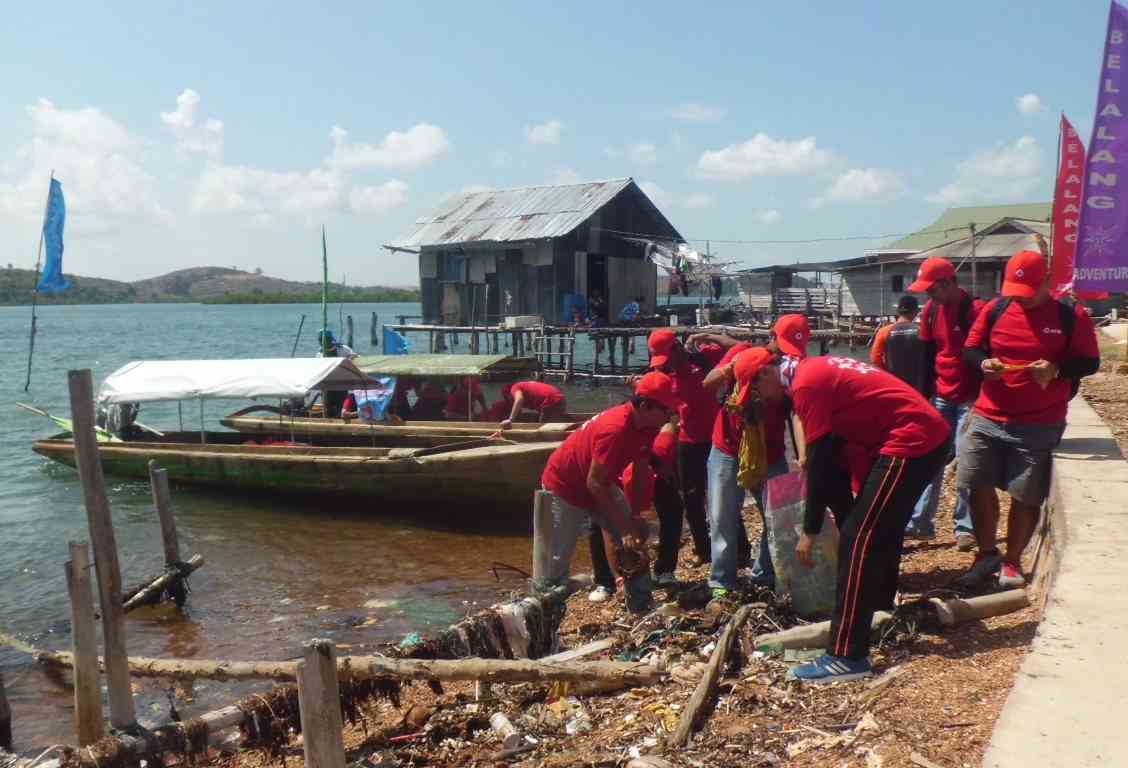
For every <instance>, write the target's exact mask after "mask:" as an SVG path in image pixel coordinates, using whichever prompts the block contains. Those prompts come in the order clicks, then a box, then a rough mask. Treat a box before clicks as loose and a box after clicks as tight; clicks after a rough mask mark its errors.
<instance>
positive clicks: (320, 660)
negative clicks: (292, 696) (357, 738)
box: [298, 640, 345, 768]
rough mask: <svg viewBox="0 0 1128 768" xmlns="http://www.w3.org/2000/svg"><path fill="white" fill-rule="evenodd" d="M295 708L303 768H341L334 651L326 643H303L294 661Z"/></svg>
mask: <svg viewBox="0 0 1128 768" xmlns="http://www.w3.org/2000/svg"><path fill="white" fill-rule="evenodd" d="M298 709H299V710H300V713H301V718H302V747H303V749H304V750H305V764H306V768H345V742H344V737H343V736H342V733H341V730H342V729H343V728H344V723H343V722H342V720H341V694H340V691H339V690H338V686H337V649H336V647H335V646H334V645H333V643H332V642H330V641H329V640H311V641H310V642H308V643H306V644H305V652H304V653H303V654H302V660H301V661H299V662H298Z"/></svg>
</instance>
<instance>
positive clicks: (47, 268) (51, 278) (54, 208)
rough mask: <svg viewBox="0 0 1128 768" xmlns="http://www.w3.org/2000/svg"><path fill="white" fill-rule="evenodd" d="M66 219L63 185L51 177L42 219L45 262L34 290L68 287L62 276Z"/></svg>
mask: <svg viewBox="0 0 1128 768" xmlns="http://www.w3.org/2000/svg"><path fill="white" fill-rule="evenodd" d="M66 221H67V204H66V202H65V201H64V200H63V185H62V184H60V183H59V180H58V179H51V192H50V194H49V195H48V196H47V215H46V216H45V217H44V219H43V243H44V244H45V245H46V246H47V262H46V263H45V264H44V265H43V273H42V274H41V275H40V276H39V284H38V285H36V286H35V288H36V290H38V291H41V292H43V293H58V292H60V291H65V290H66V289H67V288H70V285H71V284H70V283H69V282H67V280H66V278H64V277H63V225H64V224H65V223H66Z"/></svg>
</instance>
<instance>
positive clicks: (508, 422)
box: [499, 419, 513, 429]
mask: <svg viewBox="0 0 1128 768" xmlns="http://www.w3.org/2000/svg"><path fill="white" fill-rule="evenodd" d="M499 426H500V427H501V428H502V429H510V428H511V427H512V426H513V419H502V420H501V424H500V425H499Z"/></svg>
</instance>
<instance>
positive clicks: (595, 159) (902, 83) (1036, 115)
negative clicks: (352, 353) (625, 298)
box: [0, 0, 1108, 284]
mask: <svg viewBox="0 0 1128 768" xmlns="http://www.w3.org/2000/svg"><path fill="white" fill-rule="evenodd" d="M1107 13H1108V4H1107V3H1106V2H1104V0H1079V1H1078V2H1075V3H1061V2H1054V3H1049V2H1026V3H1023V4H1021V5H1019V4H1014V3H1003V2H991V1H990V0H988V1H987V2H983V1H982V0H981V1H980V2H975V3H971V2H958V1H957V2H945V3H929V4H925V3H905V2H888V3H886V2H880V3H878V2H858V3H852V4H843V3H840V2H833V3H831V2H825V3H809V2H797V1H793V2H788V3H778V2H773V3H733V4H724V3H669V2H648V3H645V4H643V3H635V4H626V3H614V2H611V3H609V2H601V3H581V2H567V3H552V4H549V3H538V2H523V3H518V2H512V3H499V4H491V3H485V4H483V3H448V4H440V3H413V4H402V3H396V4H389V3H377V2H369V3H355V4H353V3H334V4H331V5H326V6H324V7H316V6H315V4H313V3H261V2H240V3H211V4H209V3H193V4H191V7H183V6H182V5H181V4H172V3H160V2H149V3H124V2H122V3H113V4H106V5H105V6H103V4H97V3H95V4H92V3H82V4H79V3H68V2H54V3H35V4H30V3H28V4H21V5H20V6H18V7H13V8H8V9H6V11H5V24H4V27H3V29H0V69H2V71H3V72H4V75H5V76H4V83H5V88H4V92H5V98H4V100H3V103H2V104H0V245H2V247H3V249H4V252H5V256H4V257H2V258H0V263H7V262H11V263H14V264H15V265H17V266H24V267H30V266H33V264H34V257H35V246H36V243H37V239H38V226H39V219H40V217H41V215H42V208H43V197H44V195H45V193H46V182H47V174H48V173H49V172H50V170H51V169H52V168H54V169H55V170H56V174H57V175H58V176H59V178H60V179H61V180H62V181H63V184H64V189H65V191H66V194H67V199H68V204H69V219H68V230H67V255H66V259H65V265H66V268H67V271H68V272H75V273H78V274H90V275H98V276H105V277H114V278H118V279H137V278H140V277H148V276H152V275H155V274H159V273H162V272H165V271H168V270H171V269H176V268H181V267H187V266H199V265H210V264H219V265H237V266H239V267H242V268H254V267H261V268H262V269H263V270H264V271H266V272H267V273H268V274H273V275H278V276H282V277H288V278H294V279H316V278H317V277H318V276H319V268H320V264H319V258H318V257H319V231H320V227H321V225H322V224H325V225H326V226H327V228H328V231H329V243H330V258H331V264H330V268H331V272H332V273H333V276H334V277H339V276H340V275H342V274H347V275H348V281H349V282H350V283H353V284H362V283H363V284H375V283H386V284H410V283H413V282H415V280H416V278H417V270H416V264H415V262H414V260H413V259H412V258H411V257H409V256H402V255H401V256H394V255H390V254H387V253H386V252H385V251H383V250H382V249H381V248H380V247H379V246H380V245H381V244H382V243H385V242H389V241H390V240H392V239H394V238H396V237H397V236H399V235H401V234H403V233H405V232H406V231H408V230H409V229H410V227H411V223H412V222H413V221H414V220H415V218H416V217H418V216H420V215H424V214H426V213H427V212H428V211H429V210H430V209H431V208H432V207H434V205H435V204H436V203H437V202H438V201H439V200H440V199H441V198H442V197H443V196H444V195H445V194H449V193H451V192H455V191H459V190H462V189H467V188H481V187H509V186H526V185H533V184H542V183H554V182H558V181H567V180H588V179H602V178H613V177H620V176H633V177H634V178H635V179H636V180H638V181H639V182H640V183H642V184H643V186H644V189H646V190H647V191H648V192H649V193H650V194H651V196H652V197H653V198H654V200H655V202H656V203H657V204H658V205H659V207H661V208H662V209H663V211H664V212H665V213H666V215H667V216H668V217H669V218H670V219H671V221H672V222H673V223H674V225H675V226H676V227H677V228H678V229H679V230H680V231H681V232H682V234H683V235H685V236H686V237H688V238H693V239H697V238H701V239H704V238H711V239H714V240H796V239H808V238H820V237H837V236H852V235H871V234H881V233H898V232H906V231H910V230H912V229H915V228H919V227H921V226H924V225H926V224H927V223H929V222H930V221H931V220H932V219H933V218H935V217H936V216H937V215H938V214H939V213H940V212H941V211H942V210H943V209H944V208H945V207H947V206H949V205H968V204H979V203H1007V202H1025V201H1037V200H1048V199H1049V197H1050V188H1051V186H1052V182H1053V175H1054V171H1053V165H1054V154H1055V150H1056V144H1057V115H1058V112H1059V111H1061V110H1064V111H1065V112H1066V114H1067V115H1068V116H1069V117H1070V118H1071V119H1072V120H1073V121H1074V124H1075V126H1076V127H1077V129H1078V132H1079V133H1080V134H1081V135H1082V136H1083V137H1085V138H1086V140H1087V138H1088V134H1089V131H1090V128H1091V125H1092V110H1093V106H1094V104H1095V97H1096V89H1097V74H1098V66H1099V63H1100V57H1101V48H1102V41H1103V36H1104V28H1105V23H1106V19H1107ZM882 242H883V241H882V240H876V241H873V242H860V241H855V242H847V243H822V244H811V245H799V244H776V245H772V244H717V245H714V250H716V251H719V252H720V253H722V254H723V255H724V257H726V258H731V259H732V260H734V261H738V262H740V263H742V264H748V265H756V264H767V263H773V262H777V261H792V260H795V259H808V258H812V259H813V258H837V257H846V256H853V255H858V254H860V252H861V250H862V249H863V248H865V247H875V246H878V245H880V244H881V243H882ZM694 244H695V245H700V246H701V247H703V246H704V243H703V242H700V243H697V242H695V243H694Z"/></svg>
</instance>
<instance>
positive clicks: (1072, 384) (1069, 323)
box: [983, 296, 1081, 400]
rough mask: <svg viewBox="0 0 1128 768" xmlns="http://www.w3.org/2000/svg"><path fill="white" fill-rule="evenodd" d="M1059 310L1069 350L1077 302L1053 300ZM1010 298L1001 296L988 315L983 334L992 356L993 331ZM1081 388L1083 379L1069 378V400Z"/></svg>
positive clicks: (985, 346) (1072, 300)
mask: <svg viewBox="0 0 1128 768" xmlns="http://www.w3.org/2000/svg"><path fill="white" fill-rule="evenodd" d="M1053 301H1054V303H1055V304H1057V308H1058V324H1059V325H1060V326H1061V332H1062V334H1063V335H1064V336H1065V348H1066V349H1069V345H1070V344H1072V343H1073V328H1074V326H1076V325H1077V315H1076V311H1077V301H1076V300H1074V299H1072V298H1069V297H1062V298H1060V299H1054V300H1053ZM1010 303H1011V297H1010V296H1000V297H999V298H998V300H997V301H996V302H995V306H993V307H991V311H990V313H988V315H987V328H986V329H985V332H984V334H983V338H984V340H985V342H986V343H985V345H984V348H985V349H986V350H987V354H988V355H989V354H991V329H992V328H994V327H995V322H996V321H998V319H999V318H1000V317H1002V316H1003V313H1004V312H1006V311H1007V307H1009V306H1010ZM1080 388H1081V379H1079V378H1074V377H1072V376H1070V377H1069V399H1070V400H1072V399H1073V398H1074V397H1076V396H1077V390H1079V389H1080Z"/></svg>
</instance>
